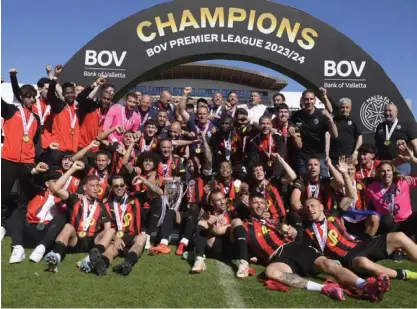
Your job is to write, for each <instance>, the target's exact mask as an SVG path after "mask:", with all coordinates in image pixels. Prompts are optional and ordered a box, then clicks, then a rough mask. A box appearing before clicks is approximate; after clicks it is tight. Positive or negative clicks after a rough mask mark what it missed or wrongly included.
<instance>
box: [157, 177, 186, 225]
mask: <svg viewBox="0 0 417 309" xmlns="http://www.w3.org/2000/svg"><path fill="white" fill-rule="evenodd" d="M186 192H187V184H186V183H185V182H182V181H181V180H175V179H170V180H164V195H162V203H163V205H162V214H161V217H160V219H159V222H158V226H160V225H162V222H164V218H165V213H166V211H167V209H172V210H174V211H177V210H178V209H179V208H180V205H181V201H182V198H183V197H184V195H185V193H186Z"/></svg>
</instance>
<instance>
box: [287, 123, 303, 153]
mask: <svg viewBox="0 0 417 309" xmlns="http://www.w3.org/2000/svg"><path fill="white" fill-rule="evenodd" d="M288 134H289V135H290V136H291V137H292V140H293V143H294V145H295V147H296V148H297V149H301V148H303V140H302V139H301V136H300V131H299V130H298V128H296V127H294V126H290V127H289V128H288Z"/></svg>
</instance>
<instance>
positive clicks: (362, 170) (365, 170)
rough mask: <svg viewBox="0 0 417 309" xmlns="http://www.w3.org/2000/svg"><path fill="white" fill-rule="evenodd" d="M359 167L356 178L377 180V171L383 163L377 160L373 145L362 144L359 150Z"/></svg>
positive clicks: (357, 167)
mask: <svg viewBox="0 0 417 309" xmlns="http://www.w3.org/2000/svg"><path fill="white" fill-rule="evenodd" d="M358 152H359V155H358V161H359V163H358V165H357V166H356V174H355V178H356V179H357V180H362V179H365V178H375V171H376V168H377V167H378V165H379V164H380V163H381V161H379V160H376V159H375V154H376V149H375V146H374V145H373V144H367V143H364V144H362V145H361V146H360V147H359V149H358Z"/></svg>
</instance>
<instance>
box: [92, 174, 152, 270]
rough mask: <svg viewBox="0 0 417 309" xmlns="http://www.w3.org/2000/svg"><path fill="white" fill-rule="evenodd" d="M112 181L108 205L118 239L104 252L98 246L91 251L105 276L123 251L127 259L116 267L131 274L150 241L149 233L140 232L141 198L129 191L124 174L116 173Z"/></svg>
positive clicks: (94, 263) (94, 264) (106, 205)
mask: <svg viewBox="0 0 417 309" xmlns="http://www.w3.org/2000/svg"><path fill="white" fill-rule="evenodd" d="M109 185H111V190H112V191H111V196H110V199H109V201H108V202H107V203H106V204H105V207H106V210H107V213H108V216H109V217H110V219H111V224H112V226H113V227H114V228H116V230H117V232H116V235H115V237H114V242H113V243H112V244H111V245H110V246H109V247H108V248H107V250H106V251H105V252H104V253H103V254H100V253H101V252H100V253H99V252H98V251H97V250H92V251H91V252H90V261H91V263H92V264H93V267H94V268H95V270H96V272H97V274H98V275H99V276H103V275H105V274H106V273H107V268H108V267H109V265H110V263H111V262H112V261H113V259H114V258H115V257H117V256H118V255H119V253H123V254H124V255H125V260H124V262H123V263H121V264H119V265H117V266H115V267H113V271H114V272H116V273H119V274H121V275H124V276H127V275H128V274H129V273H130V272H131V271H132V268H133V266H134V265H135V264H136V263H137V261H138V259H139V257H140V256H141V255H142V253H143V249H144V247H145V243H146V235H145V234H141V233H140V224H141V216H140V208H141V205H140V204H139V201H138V200H137V199H135V198H134V197H133V196H130V195H129V194H128V192H127V189H126V183H125V181H124V179H123V177H122V176H120V175H115V176H113V177H112V178H111V180H110V183H109Z"/></svg>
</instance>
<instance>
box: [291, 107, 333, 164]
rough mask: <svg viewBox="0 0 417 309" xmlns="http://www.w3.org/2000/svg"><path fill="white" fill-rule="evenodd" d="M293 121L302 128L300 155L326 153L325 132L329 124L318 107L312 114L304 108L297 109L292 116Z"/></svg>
mask: <svg viewBox="0 0 417 309" xmlns="http://www.w3.org/2000/svg"><path fill="white" fill-rule="evenodd" d="M291 122H292V123H294V124H295V125H296V126H297V127H298V128H299V129H300V134H301V139H302V140H303V148H301V150H300V152H299V156H301V157H306V156H311V155H316V154H324V146H325V134H326V132H327V131H328V130H329V126H328V124H327V120H326V119H325V118H324V116H323V114H322V113H321V111H320V110H318V109H317V108H316V109H315V110H314V112H313V113H312V114H307V113H306V112H305V111H304V110H299V111H296V112H295V113H294V114H293V115H292V116H291Z"/></svg>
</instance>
